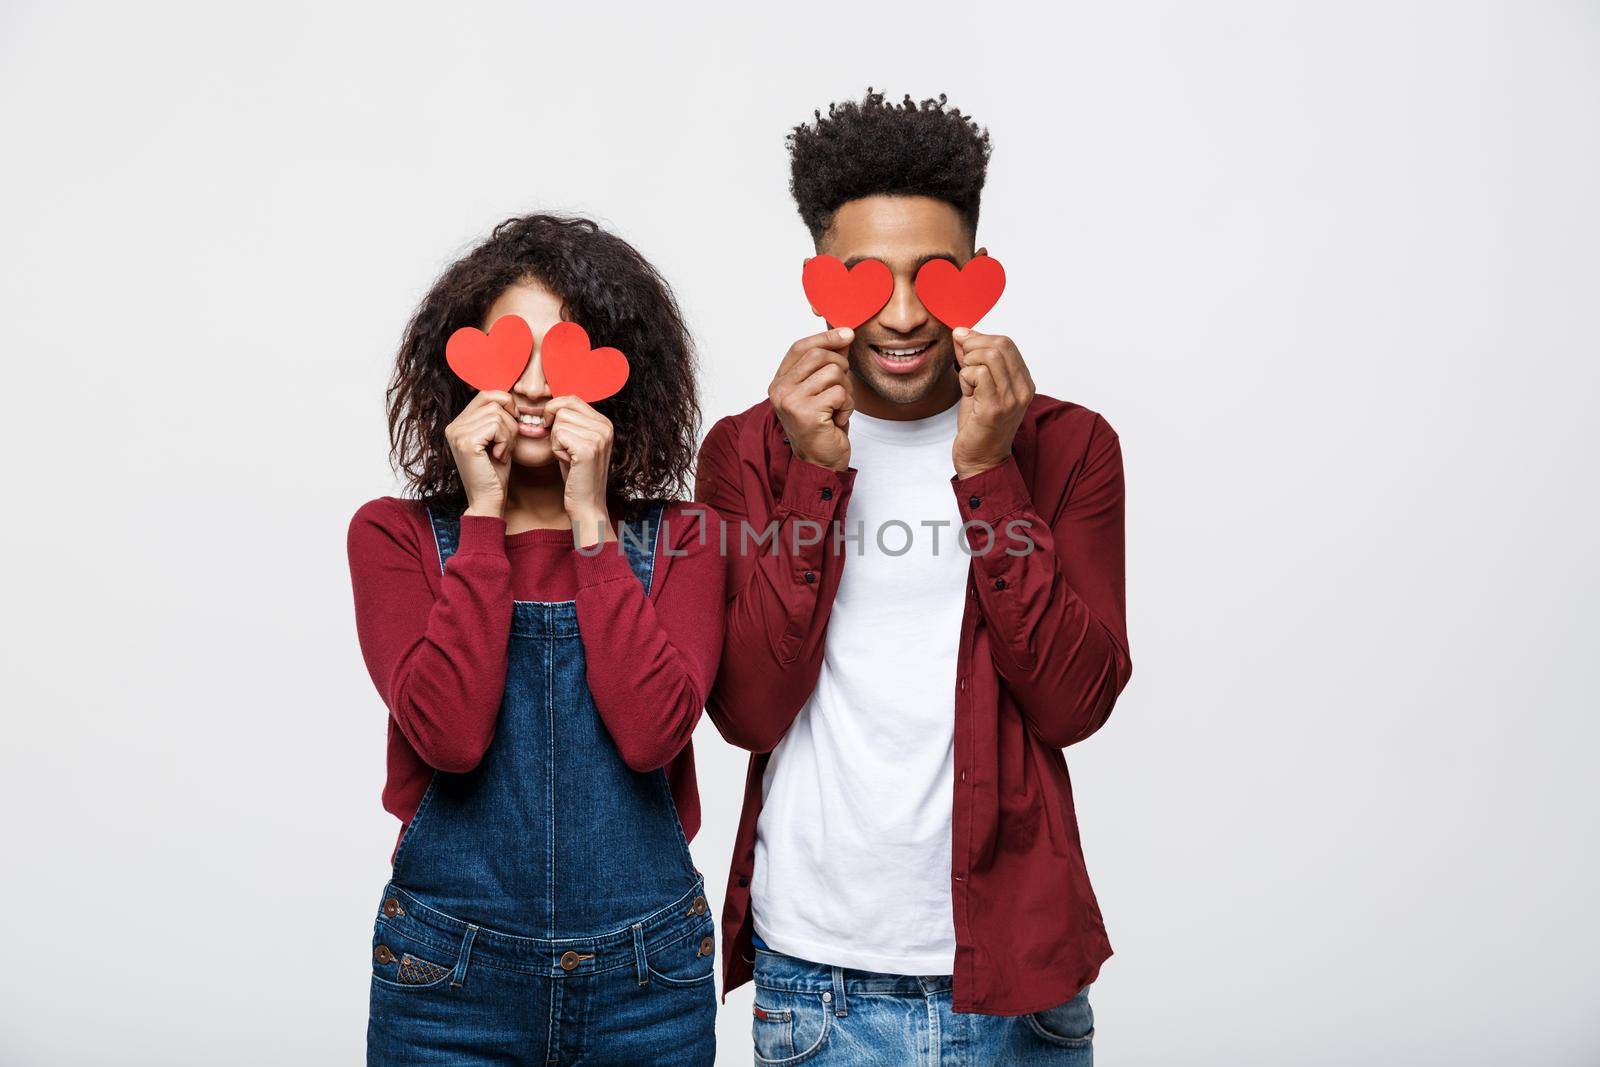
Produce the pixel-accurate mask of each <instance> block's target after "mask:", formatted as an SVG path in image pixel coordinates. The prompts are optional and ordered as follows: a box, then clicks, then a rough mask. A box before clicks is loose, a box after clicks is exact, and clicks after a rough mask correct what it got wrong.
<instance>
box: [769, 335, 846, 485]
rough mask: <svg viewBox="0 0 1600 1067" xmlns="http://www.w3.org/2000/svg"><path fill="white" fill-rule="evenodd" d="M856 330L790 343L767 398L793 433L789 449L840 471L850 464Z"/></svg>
mask: <svg viewBox="0 0 1600 1067" xmlns="http://www.w3.org/2000/svg"><path fill="white" fill-rule="evenodd" d="M853 337H855V332H854V331H853V330H850V329H838V330H829V331H828V332H826V333H819V334H814V335H813V336H811V337H805V338H802V339H800V340H798V341H796V342H795V343H794V344H792V345H790V346H789V352H788V354H787V355H785V356H784V357H783V362H782V363H780V364H778V372H777V373H776V374H775V375H773V377H772V384H771V385H769V386H768V387H767V397H768V399H770V400H771V401H772V407H773V409H774V410H775V411H777V413H778V421H779V422H781V423H783V430H784V432H785V433H786V434H788V435H789V447H790V448H791V449H793V450H794V454H795V455H796V456H797V457H798V458H800V459H803V460H805V461H806V462H807V463H815V464H816V465H817V466H819V467H827V468H829V469H830V470H836V471H842V470H844V469H845V468H846V467H848V466H850V435H849V434H848V433H847V432H846V431H847V429H848V427H849V425H850V413H851V412H853V411H854V410H855V401H854V400H853V398H852V397H851V395H850V359H849V357H848V356H847V355H846V354H845V350H846V349H848V348H849V347H850V341H851V339H852V338H853Z"/></svg>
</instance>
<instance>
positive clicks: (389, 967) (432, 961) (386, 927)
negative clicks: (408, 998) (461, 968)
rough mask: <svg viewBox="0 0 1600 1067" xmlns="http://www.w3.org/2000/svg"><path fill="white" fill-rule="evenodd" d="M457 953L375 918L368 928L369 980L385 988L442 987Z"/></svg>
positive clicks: (445, 982) (446, 981)
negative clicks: (370, 955)
mask: <svg viewBox="0 0 1600 1067" xmlns="http://www.w3.org/2000/svg"><path fill="white" fill-rule="evenodd" d="M456 955H457V953H456V952H454V951H452V950H450V949H447V948H445V947H443V946H442V945H434V944H430V943H428V942H427V941H424V940H422V939H421V938H419V937H417V936H415V935H413V934H410V933H407V932H406V931H404V930H401V929H399V928H397V927H395V926H393V925H391V924H389V923H386V922H383V921H382V920H379V921H378V923H377V924H376V925H375V926H374V927H373V931H372V980H373V982H374V983H376V984H377V985H378V986H380V987H382V988H385V989H403V990H407V991H417V990H424V989H438V988H441V987H446V986H447V985H448V983H449V981H450V976H451V975H452V974H454V973H455V960H456Z"/></svg>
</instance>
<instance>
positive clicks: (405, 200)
mask: <svg viewBox="0 0 1600 1067" xmlns="http://www.w3.org/2000/svg"><path fill="white" fill-rule="evenodd" d="M581 8H582V6H581V5H571V6H569V7H566V8H557V7H553V6H549V5H532V4H510V3H507V4H481V5H480V4H467V5H464V6H457V7H453V8H451V9H449V10H448V11H447V10H446V9H445V8H443V7H440V6H438V5H429V6H427V7H422V6H417V7H410V6H404V5H400V6H397V5H393V4H387V5H376V4H375V5H372V6H366V7H351V6H345V5H337V4H335V5H328V4H295V3H277V4H271V5H247V6H245V5H221V4H212V5H204V4H194V5H191V6H181V7H179V6H169V5H165V4H138V5H111V4H106V5H103V6H85V5H78V4H57V3H48V4H46V3H15V2H12V3H6V4H4V5H3V6H0V144H3V145H4V154H5V158H6V163H5V165H4V167H3V168H0V248H3V250H4V251H3V255H0V300H3V310H4V318H3V325H4V337H5V355H4V362H3V366H4V368H5V383H6V384H5V387H4V395H5V399H6V403H5V415H4V420H3V425H4V431H3V432H4V447H5V455H6V457H7V471H6V482H7V485H6V492H5V498H6V501H5V519H4V523H3V524H0V559H3V560H4V564H5V567H6V572H7V573H6V576H5V581H4V587H5V593H4V595H3V596H0V654H3V657H4V673H3V691H0V707H3V713H0V714H3V718H0V724H3V729H4V732H3V735H0V804H3V813H4V814H3V819H0V1063H4V1064H7V1065H12V1064H15V1065H47V1064H83V1065H102V1064H104V1065H110V1064H160V1065H179V1064H222V1063H227V1064H239V1065H247V1064H248V1065H254V1064H291V1063H292V1064H306V1065H310V1064H316V1065H323V1064H330V1065H343V1064H352V1063H356V1062H358V1061H359V1060H360V1057H361V1049H362V1045H363V1033H364V1026H365V1013H366V1003H367V973H368V962H367V961H368V949H369V937H370V930H371V921H372V916H373V910H374V907H375V905H376V902H377V894H378V892H379V889H380V887H381V885H382V884H383V880H384V876H385V870H386V860H387V857H388V853H389V849H390V847H391V845H392V843H393V839H394V834H395V830H396V825H395V823H394V821H393V819H392V818H391V817H390V816H388V815H387V814H385V813H384V812H383V811H382V810H381V808H380V807H379V797H378V794H379V788H380V785H381V781H382V775H383V738H384V709H383V707H382V705H381V703H380V702H379V699H378V696H377V694H376V693H375V691H374V689H373V687H372V685H371V683H370V681H369V680H368V678H367V676H366V673H365V670H364V668H363V666H362V664H361V660H360V657H359V654H358V649H357V646H356V639H355V633H354V626H353V620H352V609H351V602H350V589H349V582H348V576H347V571H346V563H345V556H344V537H345V528H346V524H347V522H348V520H349V518H350V515H351V513H352V512H353V511H354V510H355V509H356V507H357V506H358V505H359V504H361V503H362V502H363V501H365V500H367V499H369V498H371V497H374V496H377V495H381V494H385V493H389V492H392V491H393V490H394V483H393V481H392V480H391V478H390V475H389V473H388V470H387V467H386V464H385V454H384V452H385V440H384V421H383V410H382V391H383V386H384V383H385V379H386V375H387V372H388V366H389V360H390V358H391V354H392V352H393V349H394V347H395V345H396V343H397V341H398V338H399V333H400V329H401V326H402V324H403V323H404V321H405V319H406V317H407V315H408V314H409V313H410V311H411V309H412V307H413V306H414V303H415V301H416V300H417V299H418V297H419V296H420V295H421V293H422V292H423V290H424V289H425V287H426V286H427V285H428V284H429V282H430V281H431V279H432V278H433V277H434V275H435V273H436V272H437V271H438V270H439V269H440V268H441V267H442V266H443V265H444V264H445V262H447V260H448V259H449V258H451V257H452V256H454V255H455V254H457V253H459V252H460V251H461V250H463V249H464V248H465V247H466V246H467V245H468V244H469V243H470V242H471V241H473V240H474V239H475V238H477V237H478V236H480V235H482V234H483V233H484V232H485V231H486V230H487V229H488V228H489V227H490V226H491V225H492V224H493V223H494V222H496V221H498V220H499V219H501V218H502V217H504V216H507V215H510V214H513V213H518V212H523V211H527V210H531V209H536V208H556V209H566V210H577V211H585V212H591V213H594V214H596V215H597V216H599V217H600V218H601V219H603V220H604V221H605V222H607V223H609V224H610V225H612V226H614V227H615V228H616V229H617V230H618V231H620V232H621V233H622V234H623V235H625V236H626V237H628V238H629V239H631V240H632V241H634V242H635V243H636V244H637V245H638V246H639V247H640V248H641V249H642V250H643V251H644V252H645V253H646V254H647V255H648V256H649V257H651V258H652V259H653V260H654V261H655V262H656V263H657V264H658V265H659V266H660V267H661V269H662V270H663V271H664V272H665V274H666V275H667V277H668V278H669V279H671V280H672V282H673V283H674V284H675V285H676V287H677V290H678V292H679V294H680V295H681V297H682V299H683V302H684V305H685V307H686V309H687V311H688V314H689V316H690V320H691V323H692V326H693V328H694V330H695V332H696V335H697V337H698V339H699V341H700V344H701V349H702V357H703V364H704V408H705V412H706V414H707V416H708V421H707V425H709V420H710V418H712V417H716V416H720V415H722V414H725V413H727V412H730V411H734V410H738V409H742V408H743V407H745V406H747V405H749V404H751V403H753V402H755V401H756V400H757V399H759V398H760V397H761V396H762V395H763V393H764V389H765V386H766V383H767V380H768V377H769V375H770V373H771V369H772V367H773V365H774V362H775V361H776V360H777V359H778V357H779V356H780V355H781V353H782V352H783V350H784V349H785V347H786V346H787V345H788V344H789V342H790V341H791V340H792V339H793V338H795V337H797V336H800V335H802V334H804V333H807V332H810V331H811V330H812V329H813V328H814V326H815V320H814V319H812V318H811V317H810V316H809V315H808V314H807V309H806V306H805V304H804V302H803V300H802V298H801V294H800V288H799V284H798V278H799V265H800V260H801V258H802V257H803V256H804V255H805V254H807V252H808V247H809V246H808V242H807V240H806V235H805V233H804V230H803V229H802V227H801V225H800V223H799V220H798V217H797V216H796V215H795V213H794V210H793V208H792V206H791V204H790V202H789V200H788V197H787V191H786V187H785V183H786V178H787V172H786V158H785V155H784V146H783V137H784V133H785V132H786V129H787V128H788V127H789V126H790V125H792V124H793V123H795V122H798V121H800V120H802V119H804V118H806V117H808V116H809V115H810V113H811V109H812V108H814V107H821V106H825V105H826V104H827V102H828V101H829V100H830V99H835V98H842V97H846V96H852V95H858V94H859V93H860V92H861V91H862V90H863V89H864V88H865V86H866V85H868V84H869V83H870V84H873V85H876V86H879V87H882V88H885V89H887V90H889V91H891V92H893V93H896V94H899V93H903V92H911V93H913V94H916V95H917V96H919V97H920V96H923V95H926V94H930V93H934V92H938V91H940V90H943V91H945V92H947V93H949V95H950V97H951V99H952V100H953V101H954V102H956V103H958V104H959V105H960V106H961V107H963V108H964V109H966V110H968V111H969V112H971V113H973V114H975V115H976V116H978V117H979V118H980V119H981V120H982V121H983V122H985V123H986V124H987V125H988V126H989V128H990V130H991V131H992V133H993V136H994V140H995V145H996V148H995V152H994V159H993V164H992V170H991V178H990V183H989V187H988V191H987V194H986V197H985V203H984V212H983V224H982V239H983V241H984V242H985V243H987V244H988V246H989V248H990V249H991V250H992V251H993V252H994V253H995V254H996V255H997V256H999V257H1000V258H1002V259H1003V261H1004V262H1005V264H1006V267H1007V269H1008V272H1009V274H1010V276H1011V279H1012V283H1011V287H1010V289H1009V290H1008V292H1007V293H1006V295H1005V297H1004V298H1003V300H1002V302H1001V304H1000V306H999V307H998V308H997V309H996V310H995V312H994V313H993V314H992V316H991V317H990V318H989V319H987V320H986V328H987V329H991V330H994V331H997V332H1005V333H1009V334H1010V335H1012V336H1013V337H1015V338H1016V339H1017V341H1018V343H1019V345H1020V347H1021V350H1022V352H1023V354H1024V356H1025V357H1026V358H1027V359H1028V360H1029V362H1030V364H1031V366H1032V369H1033V374H1034V377H1035V378H1036V379H1037V381H1038V384H1039V387H1040V389H1041V390H1042V391H1044V392H1048V393H1051V394H1053V395H1057V396H1062V397H1066V398H1069V399H1072V400H1075V401H1078V402H1080V403H1083V404H1086V405H1088V406H1090V407H1092V408H1095V409H1096V410H1099V411H1101V412H1103V413H1104V414H1105V415H1106V416H1107V418H1108V419H1109V420H1110V421H1111V423H1112V424H1113V425H1114V426H1115V427H1116V428H1117V430H1118V431H1119V432H1120V433H1121V435H1122V441H1123V448H1124V452H1125V459H1126V464H1127V472H1128V473H1127V484H1128V494H1129V505H1130V510H1129V516H1128V551H1129V572H1128V599H1129V619H1130V629H1131V635H1132V642H1133V656H1134V663H1135V670H1134V678H1133V682H1132V685H1131V687H1130V688H1129V689H1128V691H1127V693H1126V695H1125V696H1124V698H1123V699H1122V701H1121V703H1120V704H1119V706H1118V710H1117V712H1116V714H1115V715H1114V716H1113V718H1112V720H1111V722H1110V723H1109V725H1108V726H1107V728H1106V729H1105V730H1104V731H1103V732H1102V733H1100V734H1099V735H1098V736H1096V737H1095V738H1093V739H1092V740H1090V741H1089V742H1087V743H1085V744H1083V745H1081V746H1078V747H1075V748H1073V749H1071V750H1069V752H1068V759H1069V762H1070V764H1071V767H1072V772H1073V776H1074V781H1075V785H1076V791H1077V796H1078V800H1079V815H1080V819H1081V821H1082V826H1083V834H1084V841H1085V848H1086V852H1087V855H1088V860H1089V866H1090V871H1091V874H1092V876H1093V878H1094V882H1095V885H1096V887H1097V889H1098V891H1099V894H1100V899H1101V902H1102V904H1103V908H1104V912H1105V917H1106V921H1107V924H1108V926H1109V929H1110V934H1111V939H1112V943H1113V945H1114V947H1115V949H1116V955H1115V956H1114V957H1113V958H1112V960H1111V961H1110V962H1109V963H1108V964H1107V966H1106V968H1105V970H1104V972H1103V974H1102V977H1101V980H1100V982H1099V983H1098V984H1097V985H1096V987H1095V991H1094V994H1093V999H1094V1006H1095V1010H1096V1014H1097V1019H1098V1024H1099V1036H1098V1038H1097V1045H1098V1048H1099V1055H1100V1061H1101V1062H1102V1063H1104V1064H1107V1065H1112V1067H1118V1065H1121V1067H1132V1065H1152V1067H1167V1065H1191V1064H1192V1065H1209V1064H1218V1065H1221V1064H1227V1065H1239V1064H1261V1065H1282V1064H1342V1063H1348V1062H1352V1061H1360V1062H1363V1063H1373V1064H1397V1065H1413V1064H1450V1065H1453V1067H1454V1065H1468V1064H1513V1063H1514V1064H1519V1065H1521V1064H1530V1065H1531V1064H1541V1065H1542V1064H1574V1065H1576V1064H1593V1063H1596V1062H1600V1013H1597V1012H1596V1010H1595V1005H1596V1001H1597V996H1600V964H1597V962H1596V961H1597V950H1600V934H1597V922H1596V919H1595V917H1594V904H1595V900H1596V897H1597V891H1600V861H1597V859H1596V853H1595V850H1594V847H1593V843H1594V839H1595V836H1596V831H1597V829H1600V827H1597V811H1600V805H1597V797H1596V788H1595V786H1594V784H1593V783H1594V777H1593V774H1592V764H1593V762H1594V752H1595V749H1596V745H1597V743H1600V725H1597V721H1600V717H1597V714H1596V713H1597V710H1600V709H1597V707H1596V697H1595V691H1596V690H1595V656H1594V653H1593V645H1594V641H1595V636H1596V623H1597V618H1596V615H1597V612H1596V607H1595V604H1596V594H1597V592H1600V590H1597V580H1596V579H1597V573H1600V569H1597V566H1596V562H1595V539H1596V538H1595V534H1596V522H1595V495H1594V485H1595V477H1594V473H1593V470H1592V467H1593V464H1594V461H1595V458H1596V453H1597V445H1600V440H1597V437H1600V435H1597V432H1596V428H1595V419H1594V416H1593V412H1592V408H1593V405H1594V400H1595V395H1596V386H1597V384H1600V382H1597V373H1596V357H1597V355H1600V312H1597V300H1596V297H1597V294H1600V199H1597V195H1596V189H1597V179H1600V8H1597V6H1596V5H1594V4H1577V3H1567V4H1560V3H1524V4H1513V3H1501V4H1481V3H1465V4H1445V3H1440V4H1432V5H1422V6H1417V5H1396V4H1373V3H1354V4H1350V3H1341V4H1331V3H1330V4H1322V5H1287V6H1285V5H1278V4H1265V3H1263V4H1240V3H1231V4H1224V5H1220V6H1217V5H1211V6H1207V7H1205V8H1202V7H1200V6H1199V5H1187V4H1171V5H1149V4H1137V5H1131V6H1130V5H1115V6H1113V5H1109V4H1107V5H1097V6H1089V5H1065V6H1060V5H1058V6H1053V7H1051V9H1050V10H1048V11H1044V10H1041V9H1039V8H1038V7H1022V6H1015V7H1014V6H1010V5H1006V4H980V5H957V4H943V3H929V4H925V5H920V6H916V5H892V6H891V5H882V6H881V7H880V6H873V5H862V4H848V5H838V6H835V5H832V4H827V3H814V4H806V5H783V6H779V5H759V6H758V5H742V6H731V5H730V6H726V7H716V8H712V7H705V8H702V7H695V6H686V5H670V6H669V5H651V6H649V7H644V6H641V7H637V8H629V9H622V10H618V9H614V8H613V9H609V10H608V11H606V12H601V11H599V10H595V11H591V12H584V11H582V9H581ZM696 744H697V755H698V760H699V768H700V785H701V790H702V796H703V800H704V805H705V812H706V817H705V828H704V830H703V831H702V833H701V834H700V836H699V838H698V840H697V841H696V842H695V844H694V853H695V856H696V859H697V862H698V863H699V865H700V867H701V868H702V869H703V870H704V871H705V872H706V874H707V876H708V880H709V882H710V884H711V886H712V888H713V894H714V897H715V899H714V901H713V903H714V904H716V905H717V906H718V907H720V903H721V893H722V880H723V878H724V877H725V875H726V869H727V867H726V865H727V861H728V855H729V849H730V845H731V839H732V834H733V829H734V822H735V818H736V814H737V805H738V802H739V797H740V793H741V785H742V782H743V774H744V759H743V758H742V756H741V755H740V754H739V753H737V752H735V751H733V750H732V749H730V748H729V747H727V746H726V745H725V744H723V743H722V741H721V740H720V738H719V737H718V736H717V735H716V733H715V731H714V730H713V729H712V728H711V727H710V725H709V724H706V725H704V726H703V727H702V729H701V730H700V732H699V733H698V734H697V736H696ZM749 1005H750V990H749V987H748V986H747V987H744V988H742V989H740V990H738V991H736V992H735V993H734V994H733V995H732V996H731V997H730V998H729V999H728V1002H727V1003H726V1005H725V1006H724V1008H723V1013H722V1016H721V1020H720V1024H719V1026H720V1031H721V1033H720V1043H721V1048H722V1050H723V1053H724V1059H725V1061H726V1062H729V1063H742V1062H749V1046H748V1031H749Z"/></svg>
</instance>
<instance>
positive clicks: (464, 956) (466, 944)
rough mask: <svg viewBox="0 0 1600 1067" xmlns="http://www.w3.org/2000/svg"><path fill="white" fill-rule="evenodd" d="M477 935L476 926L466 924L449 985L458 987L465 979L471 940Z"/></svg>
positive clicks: (470, 951)
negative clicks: (459, 952) (464, 934)
mask: <svg viewBox="0 0 1600 1067" xmlns="http://www.w3.org/2000/svg"><path fill="white" fill-rule="evenodd" d="M477 936H478V928H477V927H476V926H473V925H472V924H471V923H468V924H467V934H466V936H465V937H463V938H462V939H461V955H459V956H457V957H456V969H455V973H454V974H452V975H451V976H450V985H451V986H453V987H458V988H459V987H460V985H461V983H462V982H465V981H466V980H467V960H469V959H471V958H472V942H473V939H474V938H476V937H477Z"/></svg>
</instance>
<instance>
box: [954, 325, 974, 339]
mask: <svg viewBox="0 0 1600 1067" xmlns="http://www.w3.org/2000/svg"><path fill="white" fill-rule="evenodd" d="M971 333H972V331H971V330H969V329H967V328H966V327H965V326H957V327H956V329H955V335H956V337H957V338H959V339H960V340H963V341H965V340H966V339H967V336H968V335H969V334H971Z"/></svg>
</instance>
